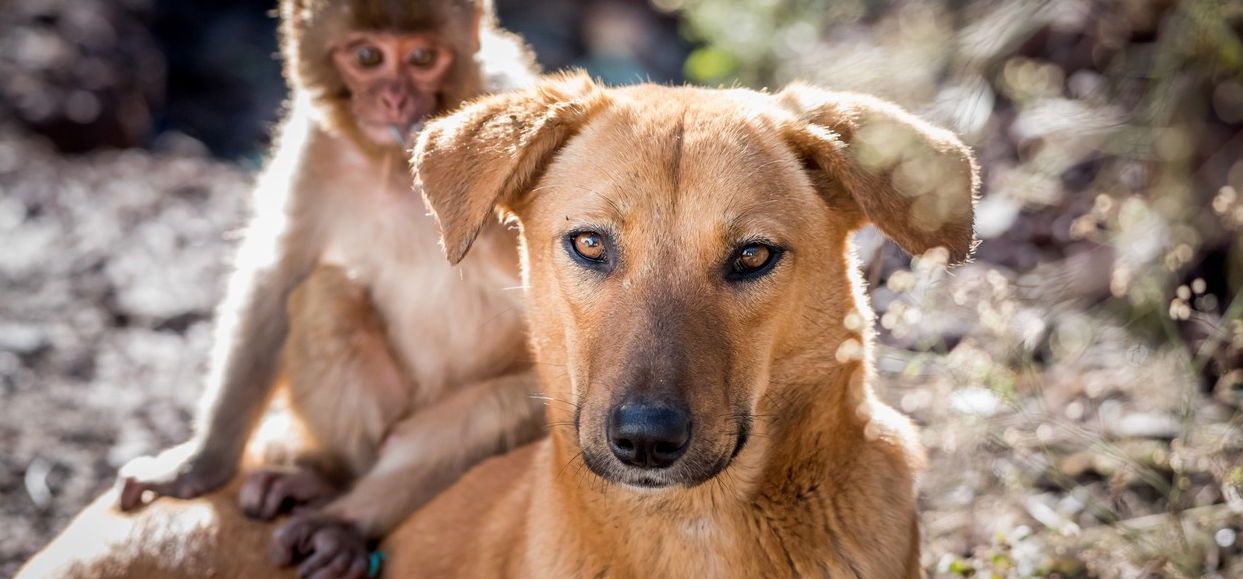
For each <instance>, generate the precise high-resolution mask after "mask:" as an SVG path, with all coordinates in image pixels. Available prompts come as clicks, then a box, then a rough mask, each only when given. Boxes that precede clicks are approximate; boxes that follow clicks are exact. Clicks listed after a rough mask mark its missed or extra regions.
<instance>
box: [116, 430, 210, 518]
mask: <svg viewBox="0 0 1243 579" xmlns="http://www.w3.org/2000/svg"><path fill="white" fill-rule="evenodd" d="M233 472H234V471H233V467H232V466H229V463H227V462H226V461H221V460H218V459H216V458H214V457H212V456H210V455H207V454H203V453H200V452H198V447H197V446H196V445H194V444H193V443H186V444H182V445H179V446H175V447H173V448H171V449H169V450H166V451H164V452H162V453H160V455H159V456H155V457H150V456H141V457H138V458H135V459H134V460H131V461H130V462H129V463H127V464H126V465H125V466H123V467H121V474H120V479H121V493H120V494H121V499H120V504H119V505H118V506H120V507H121V510H122V511H128V510H132V509H135V508H137V507H139V506H141V505H142V504H143V501H144V497H143V495H146V494H148V493H150V494H152V495H154V496H157V497H159V496H168V497H175V498H179V499H191V498H194V497H197V496H200V495H203V494H206V493H208V492H210V491H212V490H213V489H215V488H217V487H219V486H221V485H223V484H224V483H226V482H228V480H229V479H230V478H232V477H233Z"/></svg>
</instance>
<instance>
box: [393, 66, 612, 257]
mask: <svg viewBox="0 0 1243 579" xmlns="http://www.w3.org/2000/svg"><path fill="white" fill-rule="evenodd" d="M606 101H607V97H606V96H605V94H604V91H603V90H601V89H600V87H598V86H597V85H596V84H595V83H593V82H592V81H591V78H590V77H588V76H587V75H586V74H584V73H581V72H579V73H570V74H564V75H557V76H553V77H551V78H549V79H547V80H544V81H542V82H540V83H539V84H538V85H536V86H535V87H533V88H531V89H528V90H524V91H520V92H514V93H508V94H502V95H495V96H491V97H486V98H483V99H480V100H478V101H475V102H474V103H473V104H471V105H469V106H467V107H465V108H463V109H461V110H459V111H458V112H456V113H454V114H452V115H450V116H448V117H444V118H441V119H439V120H436V121H433V122H432V123H430V124H428V125H427V127H426V128H424V129H423V131H422V133H420V134H419V139H418V142H417V143H416V144H415V146H414V149H413V167H414V174H415V185H416V186H417V187H419V188H420V189H421V190H422V192H423V200H424V202H426V203H427V207H428V208H429V209H430V210H431V212H432V215H433V216H434V217H435V218H436V221H437V222H438V223H439V224H440V234H441V245H442V246H443V247H444V251H445V256H446V257H448V258H449V261H451V262H453V263H454V264H456V263H458V262H459V261H461V260H462V258H463V257H465V256H466V252H467V251H469V250H470V246H471V244H472V243H474V241H475V237H476V236H477V235H478V234H479V230H480V228H482V227H483V224H484V222H485V221H486V220H487V219H488V217H489V216H490V215H492V214H493V213H494V212H495V211H497V210H503V209H505V208H507V206H508V204H510V203H512V202H514V201H516V200H517V198H518V196H520V195H521V194H523V193H525V192H527V191H529V190H530V189H531V188H532V187H534V186H535V183H536V181H537V180H538V179H539V176H540V175H541V174H543V171H544V169H545V168H546V167H547V166H548V163H549V162H550V161H551V160H552V156H553V154H554V153H555V152H556V151H557V150H558V149H560V148H561V146H562V145H564V144H565V142H566V140H568V139H569V138H570V137H571V136H573V135H574V134H575V133H577V132H578V130H579V128H580V127H582V125H583V123H584V122H585V121H586V119H587V118H588V117H589V116H590V115H591V114H592V113H593V112H594V111H596V110H598V109H599V108H600V107H601V106H602V105H603V104H605V102H606Z"/></svg>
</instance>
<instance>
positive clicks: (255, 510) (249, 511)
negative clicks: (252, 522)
mask: <svg viewBox="0 0 1243 579" xmlns="http://www.w3.org/2000/svg"><path fill="white" fill-rule="evenodd" d="M278 476H279V474H278V473H276V472H274V471H268V470H260V471H255V472H252V473H250V474H248V475H246V482H244V483H242V488H241V490H239V491H238V494H237V502H238V504H239V505H240V506H241V507H242V512H243V513H245V514H246V516H248V517H251V518H255V519H259V520H263V521H268V520H271V519H272V518H273V517H275V516H276V512H275V511H273V512H270V513H269V510H268V509H267V508H265V503H266V498H267V497H268V496H269V495H270V494H271V489H272V484H273V483H274V482H275V481H276V479H277V477H278Z"/></svg>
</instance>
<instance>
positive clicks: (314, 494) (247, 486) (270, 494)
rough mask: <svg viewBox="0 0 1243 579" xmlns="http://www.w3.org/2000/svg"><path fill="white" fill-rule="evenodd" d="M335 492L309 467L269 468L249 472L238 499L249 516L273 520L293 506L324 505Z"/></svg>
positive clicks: (334, 489)
mask: <svg viewBox="0 0 1243 579" xmlns="http://www.w3.org/2000/svg"><path fill="white" fill-rule="evenodd" d="M335 494H337V489H336V488H335V487H334V486H333V485H332V484H331V483H330V482H328V480H327V479H325V478H324V477H322V476H320V474H319V473H317V472H315V471H313V470H311V469H309V468H305V467H295V468H292V469H277V468H265V469H260V470H256V471H254V472H251V473H249V474H247V475H246V481H245V482H243V483H242V489H241V491H239V492H238V502H239V503H240V504H241V506H242V512H244V513H246V515H247V516H249V517H253V518H256V519H260V520H264V521H270V520H272V519H273V518H275V517H276V515H279V514H281V513H284V512H286V511H289V510H290V509H297V508H307V507H314V506H316V505H319V504H322V503H323V502H325V501H327V500H328V499H330V498H332V497H333V495H335ZM295 512H297V511H296V510H295Z"/></svg>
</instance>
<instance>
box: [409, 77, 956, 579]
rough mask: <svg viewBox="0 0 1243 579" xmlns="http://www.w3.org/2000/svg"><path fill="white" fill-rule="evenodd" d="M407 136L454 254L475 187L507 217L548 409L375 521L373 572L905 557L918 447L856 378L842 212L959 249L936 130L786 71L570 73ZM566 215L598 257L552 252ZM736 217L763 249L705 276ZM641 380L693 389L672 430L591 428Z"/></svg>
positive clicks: (864, 310)
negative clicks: (763, 261) (684, 84)
mask: <svg viewBox="0 0 1243 579" xmlns="http://www.w3.org/2000/svg"><path fill="white" fill-rule="evenodd" d="M514 151H516V152H517V153H516V154H514V153H513V152H514ZM415 158H416V163H417V167H418V176H419V181H420V183H421V186H422V188H423V191H424V195H425V197H426V198H427V200H428V204H429V206H431V207H432V210H433V211H434V212H435V214H436V216H437V218H438V220H439V222H440V224H441V226H442V234H443V236H444V243H445V248H446V252H447V254H448V256H449V258H450V259H451V260H454V261H456V260H459V259H461V258H462V257H463V254H464V253H465V252H466V250H467V248H468V247H469V246H470V243H471V239H472V237H473V236H474V232H475V231H476V230H477V228H478V227H479V224H480V223H482V222H483V221H484V220H485V216H486V214H487V213H488V212H489V211H491V210H492V208H493V207H496V208H498V209H499V210H500V211H502V212H503V213H506V214H508V215H510V216H512V217H513V218H514V219H515V220H516V221H517V222H518V223H519V224H520V225H521V227H522V238H523V247H524V275H525V279H526V281H527V284H528V286H529V290H528V291H529V296H530V300H529V303H528V311H529V316H530V319H531V334H532V337H531V339H532V343H533V346H534V349H535V353H536V358H537V362H538V368H539V370H540V373H541V379H542V382H543V386H544V389H545V391H546V392H547V393H548V396H549V397H550V398H551V399H552V402H550V404H549V407H548V419H549V423H550V424H552V425H554V428H553V431H552V434H551V436H550V438H548V439H546V440H543V441H541V442H538V443H536V444H535V445H533V446H531V447H527V448H524V449H522V450H521V451H518V452H514V453H511V454H509V455H505V456H502V457H498V458H494V459H491V460H489V461H488V462H485V463H484V464H482V465H481V466H479V467H477V468H475V469H474V470H473V471H472V472H470V473H468V474H467V476H466V477H464V479H463V480H462V481H461V482H459V483H458V484H457V485H455V486H453V487H451V488H450V489H449V490H447V491H446V492H444V493H442V494H441V495H439V496H438V497H437V498H436V499H435V500H434V501H432V503H430V504H429V505H428V506H427V507H425V508H423V509H422V510H420V511H419V512H418V513H416V514H415V515H414V516H413V517H412V518H411V519H410V520H408V521H407V522H406V523H405V524H404V525H403V526H402V527H400V528H399V529H398V530H397V531H395V532H394V533H393V534H392V535H391V536H390V537H389V538H388V539H387V540H386V542H385V548H386V549H387V550H388V552H389V553H390V562H391V572H392V576H396V577H405V576H412V575H414V574H416V573H417V574H420V575H425V576H435V577H441V576H465V577H497V576H511V577H601V576H610V577H653V576H654V577H686V576H735V577H772V576H830V577H868V578H870V577H916V576H919V575H920V574H921V570H920V568H919V540H918V536H919V534H918V523H917V517H916V511H915V498H916V497H915V495H916V492H915V480H914V477H915V475H916V473H917V472H918V471H919V470H920V468H921V467H922V465H923V462H924V455H923V451H922V448H921V446H920V444H919V441H918V438H917V436H916V432H915V429H914V428H913V426H912V425H911V424H910V422H909V421H908V420H907V419H906V418H905V417H902V416H901V415H900V414H898V413H897V412H896V411H894V410H893V409H892V408H890V407H888V406H886V405H884V404H883V403H882V402H880V401H879V400H878V399H877V398H876V396H875V395H874V394H873V392H872V388H871V377H870V374H871V348H870V343H871V330H870V324H871V319H872V314H871V312H870V310H869V308H868V304H867V299H866V296H865V294H864V293H863V287H862V283H861V281H860V279H859V275H858V272H857V271H856V269H857V267H856V264H855V263H854V260H853V258H852V256H851V254H850V249H849V236H850V233H851V232H852V231H853V230H855V229H857V228H858V227H859V226H861V225H863V224H864V223H866V222H868V221H871V222H873V223H875V224H876V225H877V226H878V227H879V228H880V229H881V230H882V231H884V232H886V233H888V234H889V235H890V236H892V237H893V238H895V239H896V240H897V241H898V242H899V243H900V244H901V245H902V246H903V247H905V248H906V249H908V250H910V251H914V252H923V251H925V250H927V249H931V248H934V247H942V248H945V250H947V251H948V256H949V258H950V259H951V260H952V261H955V262H957V261H961V260H962V259H964V258H965V257H966V256H967V255H968V253H969V251H970V249H971V246H972V244H973V239H972V235H971V230H972V225H971V223H972V204H973V199H974V196H975V191H976V188H977V178H976V169H975V165H974V161H973V159H972V156H971V154H970V152H969V151H968V150H967V148H966V147H964V146H963V145H962V144H961V143H960V142H959V141H958V140H957V139H956V138H955V137H954V136H953V135H951V134H949V133H948V132H945V131H942V130H940V129H937V128H934V127H932V126H930V125H928V124H926V123H924V122H923V121H920V120H918V119H916V118H914V117H912V116H911V115H909V114H907V113H905V112H903V111H901V109H899V108H897V107H895V106H893V105H891V104H888V103H885V102H883V101H879V100H877V99H874V98H871V97H866V96H862V95H855V94H846V93H834V92H828V91H824V90H820V89H817V88H813V87H810V86H805V85H792V86H790V87H788V88H786V89H785V90H784V91H782V92H781V93H779V94H777V95H772V96H770V95H764V94H758V93H754V92H750V91H742V90H734V91H719V90H704V89H694V88H664V87H655V86H638V87H632V88H624V89H613V90H609V89H602V88H600V87H598V86H596V85H595V84H594V83H592V82H591V81H590V80H588V79H586V78H584V77H581V76H570V77H564V78H558V79H554V80H550V81H548V82H546V83H544V84H542V85H541V86H539V87H538V88H536V89H534V90H532V91H527V92H525V93H521V94H510V95H503V96H497V97H492V98H488V99H484V100H482V101H480V102H477V103H475V104H473V105H472V106H470V107H468V108H466V109H464V110H462V111H461V112H459V113H458V114H456V115H454V116H452V117H448V118H445V119H442V120H440V121H438V122H436V123H434V124H432V125H430V126H429V127H428V128H427V130H426V131H425V132H424V133H423V134H422V135H421V137H420V140H419V144H418V146H417V147H416V157H415ZM461 167H470V170H469V171H464V170H462V169H460V168H461ZM463 199H466V200H467V202H465V203H463V202H462V200H463ZM583 228H586V229H590V230H594V231H601V230H603V231H605V232H607V233H608V236H607V237H610V238H611V239H613V240H614V243H615V244H616V246H615V247H614V250H615V251H616V252H617V254H618V255H619V258H618V260H619V261H618V264H617V265H616V269H614V270H612V271H611V272H610V273H608V274H607V275H602V274H599V273H597V272H590V271H585V270H583V269H582V268H581V267H580V266H578V265H577V264H576V263H575V262H574V261H573V260H572V259H571V258H569V257H567V255H568V251H567V250H566V248H565V245H564V244H563V243H562V240H563V239H565V236H566V235H567V232H573V231H576V230H579V229H583ZM756 235H760V236H763V237H764V238H765V239H769V240H771V241H774V242H776V243H779V244H781V245H783V246H785V247H786V249H787V251H786V254H785V255H784V257H783V261H779V262H777V266H775V268H774V269H773V270H772V273H770V274H769V275H768V276H767V277H764V278H761V279H758V280H754V281H749V282H746V284H747V285H737V284H730V283H727V282H723V281H722V280H721V271H722V270H721V269H720V268H721V267H722V264H724V263H727V261H726V260H727V259H728V256H729V252H730V251H731V248H733V247H735V246H736V245H735V244H737V243H741V242H746V240H748V239H751V238H752V236H756ZM469 261H470V260H469V259H468V260H466V261H464V262H463V263H469ZM638 391H642V392H645V393H648V394H650V393H652V392H657V393H661V395H664V396H668V397H671V398H673V399H677V400H684V401H685V403H686V404H687V405H688V407H689V408H690V409H691V411H692V413H693V419H692V423H693V428H694V430H693V432H695V436H694V437H693V438H692V442H691V443H690V446H689V449H688V450H687V452H686V454H685V455H684V456H683V457H682V458H681V459H679V461H678V462H677V463H675V464H674V465H673V466H671V467H669V468H667V469H663V470H661V471H655V472H652V471H642V469H637V468H635V467H629V466H626V465H625V464H623V463H620V462H618V461H617V460H616V459H613V458H612V457H611V455H610V452H609V451H608V449H607V445H606V444H605V443H604V438H605V436H604V432H605V430H604V426H603V421H604V417H605V416H606V415H607V413H608V409H609V408H610V405H612V404H616V403H617V401H618V400H620V399H624V397H626V396H629V395H632V394H633V393H635V392H638ZM731 453H736V455H733V454H731ZM705 476H707V477H708V478H707V479H706V480H704V477H705ZM684 481H685V482H684ZM652 482H654V483H655V484H656V485H657V486H659V487H660V488H658V489H641V488H636V485H638V486H648V485H649V483H652Z"/></svg>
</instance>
